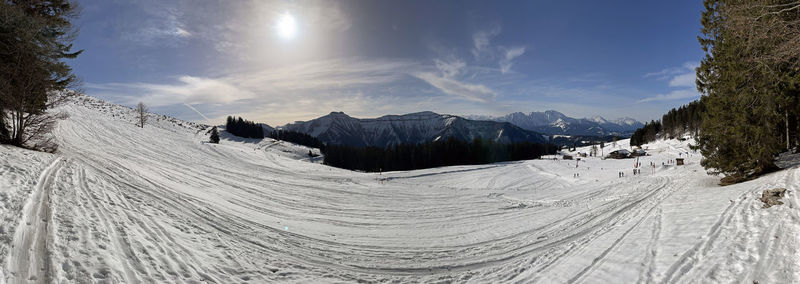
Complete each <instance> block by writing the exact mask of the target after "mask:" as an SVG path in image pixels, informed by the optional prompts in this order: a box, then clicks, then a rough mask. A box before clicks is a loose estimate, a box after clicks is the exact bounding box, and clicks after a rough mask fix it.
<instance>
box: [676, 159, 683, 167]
mask: <svg viewBox="0 0 800 284" xmlns="http://www.w3.org/2000/svg"><path fill="white" fill-rule="evenodd" d="M675 165H676V166H683V158H675Z"/></svg>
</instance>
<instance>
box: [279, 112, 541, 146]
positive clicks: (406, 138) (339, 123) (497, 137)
mask: <svg viewBox="0 0 800 284" xmlns="http://www.w3.org/2000/svg"><path fill="white" fill-rule="evenodd" d="M280 129H284V130H290V131H296V132H302V133H306V134H309V135H312V136H315V137H317V138H319V139H320V140H322V141H323V142H325V143H331V144H338V145H350V146H375V147H386V146H390V145H397V144H418V143H424V142H430V141H434V140H438V139H444V138H447V137H454V138H456V139H460V140H464V141H471V140H473V139H474V138H477V137H482V138H488V139H492V140H494V141H497V142H503V143H508V142H523V141H529V142H547V141H548V137H547V136H544V135H542V134H541V133H537V132H534V131H530V130H525V129H523V128H521V127H519V126H516V125H514V124H512V123H509V122H498V121H488V120H471V119H467V118H463V117H460V116H456V115H450V114H438V113H435V112H432V111H421V112H414V113H409V114H403V115H384V116H381V117H377V118H355V117H351V116H349V115H347V114H345V113H344V112H331V113H329V114H328V115H324V116H321V117H318V118H316V119H312V120H309V121H298V122H294V123H289V124H286V125H284V126H281V127H280Z"/></svg>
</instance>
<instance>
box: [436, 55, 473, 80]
mask: <svg viewBox="0 0 800 284" xmlns="http://www.w3.org/2000/svg"><path fill="white" fill-rule="evenodd" d="M433 63H434V66H436V69H437V70H439V72H441V73H442V75H443V76H445V77H447V78H453V77H456V76H457V75H458V74H460V73H461V72H462V71H463V70H464V68H466V67H467V63H466V62H464V60H461V59H458V58H453V59H451V60H442V59H438V58H437V59H434V60H433Z"/></svg>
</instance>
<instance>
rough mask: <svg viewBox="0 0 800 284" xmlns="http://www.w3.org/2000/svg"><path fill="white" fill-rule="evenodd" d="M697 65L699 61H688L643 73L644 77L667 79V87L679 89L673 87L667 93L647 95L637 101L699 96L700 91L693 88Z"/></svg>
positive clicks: (644, 101) (669, 99) (670, 99)
mask: <svg viewBox="0 0 800 284" xmlns="http://www.w3.org/2000/svg"><path fill="white" fill-rule="evenodd" d="M698 66H700V63H698V62H694V61H690V62H686V63H684V64H683V65H681V66H678V67H671V68H667V69H663V70H661V71H658V72H652V73H647V74H645V75H644V77H645V78H655V79H656V80H660V81H661V80H669V82H668V83H667V85H668V86H669V87H671V88H680V89H675V90H671V91H669V92H668V93H664V94H658V95H655V96H651V97H647V98H644V99H641V100H638V101H637V103H646V102H656V101H672V100H683V99H690V98H697V97H700V93H698V92H697V90H695V88H694V87H695V78H696V77H697V75H696V72H695V68H697V67H698Z"/></svg>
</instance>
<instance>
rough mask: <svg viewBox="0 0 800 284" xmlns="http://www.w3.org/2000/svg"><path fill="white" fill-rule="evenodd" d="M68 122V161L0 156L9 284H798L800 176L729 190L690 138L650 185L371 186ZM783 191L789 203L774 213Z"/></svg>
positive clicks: (624, 163)
mask: <svg viewBox="0 0 800 284" xmlns="http://www.w3.org/2000/svg"><path fill="white" fill-rule="evenodd" d="M60 110H62V111H66V112H68V113H69V114H70V118H69V119H67V120H65V121H62V122H61V123H60V124H59V127H58V128H57V130H56V135H57V136H58V137H59V141H60V144H61V148H60V152H59V153H58V154H44V153H36V152H30V151H25V150H20V149H17V148H11V147H5V146H0V157H2V160H0V217H2V224H0V256H2V257H3V259H4V260H5V264H4V265H3V269H2V273H3V277H4V279H5V280H6V282H10V283H34V282H58V283H70V282H75V283H86V282H112V283H121V282H126V283H140V282H141V283H153V282H213V283H241V282H251V283H262V282H300V283H317V282H365V281H366V282H396V281H399V282H476V283H484V282H522V283H528V282H543V283H551V282H555V283H561V282H589V283H624V282H671V283H674V282H680V283H707V282H724V283H728V282H740V283H753V281H758V282H759V283H790V282H795V283H796V282H798V281H800V252H798V250H797V249H798V247H800V244H798V242H800V237H798V236H799V235H800V211H798V205H800V200H799V199H798V196H797V189H798V184H800V175H798V171H800V169H798V168H792V169H789V170H784V171H780V172H776V173H773V174H770V175H767V176H765V177H762V178H759V179H757V180H753V181H750V182H746V183H742V184H738V185H733V186H728V187H719V186H717V185H716V181H717V180H718V177H713V176H708V175H706V174H705V171H704V170H703V169H702V167H700V166H699V160H700V156H699V155H697V154H693V153H691V151H690V150H689V149H688V147H687V145H688V142H679V141H675V140H672V141H659V142H657V143H654V144H650V145H647V148H649V152H650V153H651V154H652V156H648V157H643V158H641V159H640V162H641V163H642V165H644V166H645V167H644V169H642V174H641V175H636V176H634V175H633V174H632V169H633V166H634V161H633V160H630V159H628V160H611V159H607V160H601V159H599V158H583V160H582V161H580V162H578V167H577V168H576V166H575V165H576V162H575V161H564V160H558V161H553V160H531V161H523V162H510V163H500V164H493V165H479V166H457V167H446V168H437V169H427V170H417V171H408V172H391V173H383V174H377V173H375V174H373V173H358V172H351V171H346V170H341V169H336V168H330V167H327V166H324V165H321V164H319V163H318V162H319V161H318V160H316V161H309V159H308V157H307V155H306V154H307V153H308V150H309V149H307V148H304V147H300V146H294V145H290V144H288V143H286V142H276V141H272V140H270V139H265V140H264V141H253V140H242V139H232V138H231V137H229V136H223V140H222V142H221V143H220V144H219V145H214V144H206V143H203V142H202V141H205V140H207V135H206V134H205V133H206V131H205V130H202V128H203V126H201V125H196V124H193V123H187V122H182V121H178V120H174V119H171V118H166V117H161V116H155V115H153V117H152V118H151V124H149V125H147V126H146V127H145V128H144V129H142V128H138V127H136V126H135V125H134V116H133V111H132V110H131V109H129V108H124V107H120V106H116V105H112V104H107V103H104V102H101V101H98V100H96V99H92V98H87V97H81V98H80V99H78V100H76V102H74V103H70V104H68V105H66V106H63V107H61V109H60ZM226 138H227V139H226ZM609 144H610V143H609ZM620 144H621V145H625V144H627V140H625V141H621V142H620ZM607 146H608V147H606V149H604V152H605V153H608V152H610V151H611V150H612V148H613V147H611V146H610V145H607ZM579 150H582V151H584V152H588V151H587V149H579ZM687 152H688V153H689V156H688V157H686V158H687V165H685V166H674V165H668V166H662V165H661V164H662V162H666V161H668V160H672V159H674V158H678V157H679V156H678V155H679V153H683V154H682V155H681V156H686V153H687ZM650 162H653V163H655V164H656V165H657V167H656V168H655V169H653V168H652V167H648V165H649V164H650ZM620 171H623V172H624V173H625V177H622V178H620V177H619V175H618V173H619V172H620ZM575 174H579V177H575ZM775 187H786V188H788V189H789V191H788V193H787V195H786V197H785V198H784V202H785V203H786V204H784V205H780V206H774V207H772V208H768V209H763V208H762V203H761V202H760V201H759V200H758V198H759V197H760V194H761V191H763V190H764V189H770V188H775Z"/></svg>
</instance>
